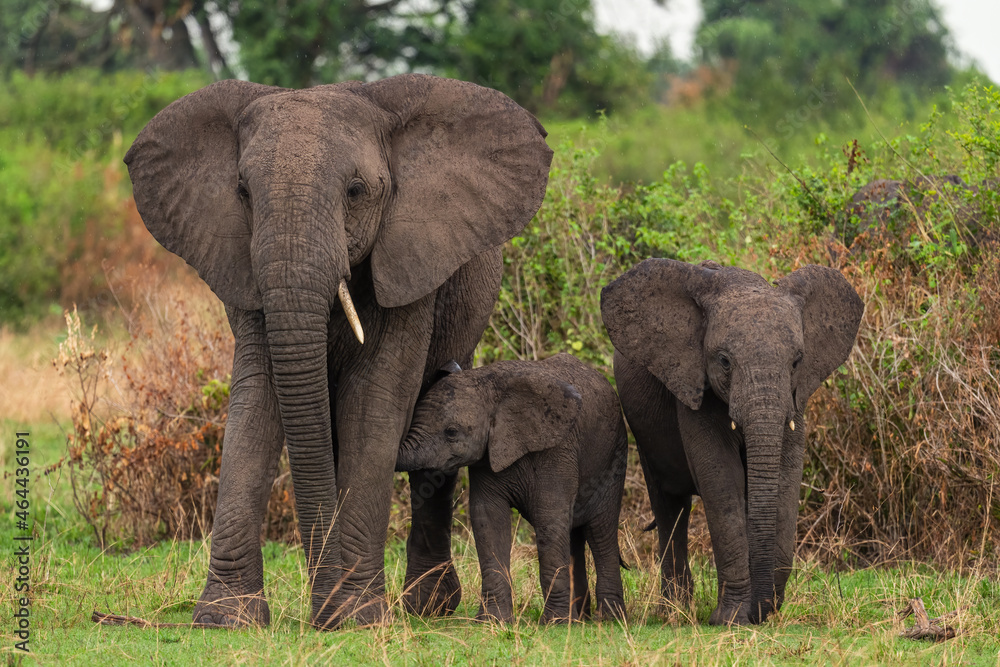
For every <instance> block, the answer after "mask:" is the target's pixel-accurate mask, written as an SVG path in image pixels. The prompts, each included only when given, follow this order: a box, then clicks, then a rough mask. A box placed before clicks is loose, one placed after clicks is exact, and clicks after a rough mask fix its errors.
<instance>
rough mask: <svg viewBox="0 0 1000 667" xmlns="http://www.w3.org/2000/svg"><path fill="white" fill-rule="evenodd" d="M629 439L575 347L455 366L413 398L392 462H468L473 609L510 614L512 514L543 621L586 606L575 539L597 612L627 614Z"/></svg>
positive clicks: (603, 386) (408, 465) (406, 466)
mask: <svg viewBox="0 0 1000 667" xmlns="http://www.w3.org/2000/svg"><path fill="white" fill-rule="evenodd" d="M626 453H627V440H626V435H625V424H624V422H623V420H622V414H621V406H620V405H619V403H618V397H617V396H616V395H615V391H614V389H612V388H611V385H610V384H609V383H608V381H607V380H606V379H605V378H604V376H602V375H601V374H600V373H598V372H597V371H595V370H593V369H591V368H588V367H587V366H585V365H584V364H583V363H581V362H580V361H578V360H577V359H576V358H575V357H573V356H572V355H568V354H559V355H556V356H554V357H551V358H549V359H546V360H544V361H537V362H532V361H501V362H497V363H494V364H491V365H489V366H484V367H482V368H476V369H473V370H460V371H458V372H454V373H451V374H449V375H447V376H446V377H444V378H442V379H441V380H439V381H438V382H436V383H435V384H434V385H433V386H432V387H431V388H430V389H429V390H428V392H427V393H426V394H425V395H424V397H423V398H422V399H421V400H420V401H418V403H417V406H416V408H415V412H414V415H413V422H412V424H411V427H410V432H409V434H408V435H407V436H406V438H405V440H404V442H403V444H402V446H401V449H400V452H399V458H398V459H397V462H396V470H420V469H426V468H431V469H438V470H445V471H449V470H454V469H456V468H458V467H460V466H466V465H467V466H469V483H470V494H469V495H470V501H469V502H470V513H471V519H472V529H473V533H474V534H475V538H476V549H477V550H478V551H479V566H480V569H481V571H482V578H483V600H482V605H481V606H480V608H479V614H478V616H477V618H479V619H481V620H482V619H488V618H495V619H498V620H500V621H503V622H510V621H512V620H513V617H514V603H513V595H512V591H511V578H510V548H511V526H510V522H511V516H510V508H511V507H514V508H516V509H517V510H518V511H519V512H520V513H521V514H522V515H523V516H524V517H525V518H526V519H527V520H528V521H529V522H530V523H531V525H532V526H534V527H535V535H536V539H537V543H538V562H539V568H538V569H539V575H540V579H541V583H542V593H543V595H544V596H545V611H544V613H543V615H542V621H543V622H565V621H568V620H569V619H574V620H576V619H582V618H586V617H588V616H589V615H590V593H589V591H588V589H587V573H586V566H585V560H584V553H583V547H584V542H586V543H588V544H590V549H591V552H592V553H593V556H594V564H595V566H596V569H597V604H598V610H599V612H600V613H601V614H602V615H610V616H614V617H616V618H623V617H624V613H625V608H624V600H623V594H622V580H621V572H620V571H619V565H620V563H621V558H620V554H619V551H618V514H619V511H620V508H621V498H622V489H623V487H624V484H625V463H626Z"/></svg>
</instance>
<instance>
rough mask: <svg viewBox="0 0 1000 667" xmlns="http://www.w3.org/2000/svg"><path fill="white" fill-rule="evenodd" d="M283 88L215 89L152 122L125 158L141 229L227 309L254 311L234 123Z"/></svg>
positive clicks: (228, 84)
mask: <svg viewBox="0 0 1000 667" xmlns="http://www.w3.org/2000/svg"><path fill="white" fill-rule="evenodd" d="M283 90H284V89H283V88H275V87H273V86H263V85H259V84H256V83H247V82H246V81H235V80H231V81H219V82H218V83H213V84H212V85H210V86H207V87H205V88H202V89H201V90H199V91H197V92H194V93H191V94H190V95H186V96H185V97H182V98H181V99H179V100H177V101H176V102H173V103H172V104H170V105H169V106H168V107H166V108H165V109H163V111H161V112H160V113H158V114H156V116H154V117H153V119H152V120H151V121H149V124H147V125H146V127H145V128H143V130H142V132H140V133H139V136H138V137H137V138H136V140H135V142H133V144H132V147H131V148H129V150H128V153H126V154H125V164H127V165H128V173H129V177H130V178H131V179H132V193H133V196H134V197H135V204H136V208H138V210H139V215H141V216H142V221H143V222H144V223H145V224H146V228H147V229H149V231H150V233H151V234H152V235H153V237H154V238H155V239H156V240H157V241H159V242H160V244H162V245H163V247H164V248H166V249H167V250H169V251H170V252H172V253H174V254H176V255H179V256H180V257H182V258H183V259H184V261H186V262H187V263H188V264H190V265H191V266H193V267H194V268H195V269H196V270H197V271H198V275H200V276H201V277H202V279H203V280H204V281H205V282H206V283H208V286H209V287H211V288H212V291H213V292H215V293H216V294H217V295H218V296H219V298H220V299H222V301H223V302H224V303H226V304H229V305H232V306H236V307H238V308H243V309H245V310H256V309H259V308H260V306H261V301H260V293H259V292H258V290H257V286H256V283H255V282H254V280H253V278H252V270H251V266H250V231H249V227H248V225H247V220H246V212H245V210H244V207H243V203H242V201H241V200H240V197H239V195H238V194H237V190H236V187H237V182H238V180H239V174H238V168H237V159H238V156H239V148H238V145H237V136H236V119H237V117H238V116H239V115H240V113H241V112H242V111H243V109H245V108H246V106H247V105H248V104H250V103H251V102H253V101H254V100H255V99H257V98H259V97H262V96H264V95H271V94H274V93H278V92H282V91H283Z"/></svg>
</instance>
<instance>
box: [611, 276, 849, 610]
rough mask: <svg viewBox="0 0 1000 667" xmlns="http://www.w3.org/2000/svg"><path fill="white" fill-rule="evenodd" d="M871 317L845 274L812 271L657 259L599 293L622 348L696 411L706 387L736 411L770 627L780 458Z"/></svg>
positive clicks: (756, 572)
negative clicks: (765, 272) (780, 272)
mask: <svg viewBox="0 0 1000 667" xmlns="http://www.w3.org/2000/svg"><path fill="white" fill-rule="evenodd" d="M863 310H864V306H863V304H862V302H861V299H860V298H859V297H858V295H857V293H856V292H855V291H854V289H853V288H852V287H851V285H850V283H848V282H847V280H846V279H845V278H844V277H843V276H842V275H841V274H840V273H839V272H838V271H836V270H834V269H830V268H826V267H820V266H813V265H809V266H805V267H803V268H801V269H799V270H797V271H795V272H793V273H791V274H789V275H787V276H786V277H784V278H782V279H781V280H779V281H777V283H775V284H774V285H771V284H769V283H768V282H767V281H766V280H764V279H763V278H761V277H760V276H758V275H757V274H755V273H752V272H750V271H746V270H743V269H738V268H734V267H722V266H720V265H718V264H716V263H714V262H704V263H702V264H700V265H692V264H687V263H684V262H679V261H674V260H669V259H648V260H645V261H643V262H641V263H640V264H638V265H637V266H635V267H634V268H632V269H631V270H629V271H628V272H626V273H625V274H624V275H622V276H621V277H620V278H618V279H617V280H615V281H614V282H612V283H611V284H609V285H608V286H607V287H605V288H604V291H603V293H602V298H601V312H602V315H603V318H604V324H605V326H606V328H607V330H608V334H609V336H610V337H611V341H612V343H613V344H614V346H615V349H616V350H618V351H619V352H620V353H621V354H623V355H625V356H626V357H628V358H630V359H631V360H633V361H635V362H637V363H640V364H642V365H644V366H645V367H646V368H647V369H648V370H649V372H650V373H652V374H653V375H655V376H656V377H657V378H658V379H659V380H660V381H661V382H663V384H664V385H665V386H666V388H667V389H668V390H669V391H670V392H671V393H672V394H673V395H674V396H676V398H677V400H679V401H680V402H681V403H683V405H684V406H686V407H687V408H689V409H691V410H698V409H699V408H700V407H701V406H702V401H703V398H704V395H705V392H706V391H709V390H710V391H711V392H713V393H714V394H715V396H716V397H718V398H719V399H721V400H722V401H724V402H725V403H726V404H728V417H729V419H728V420H727V421H726V423H724V424H720V425H718V427H719V428H723V429H733V430H739V434H740V436H741V437H742V441H743V443H744V444H745V447H746V459H745V461H746V496H747V498H746V501H747V527H746V528H747V533H746V534H747V539H748V546H749V553H750V564H749V565H750V577H751V589H752V599H753V600H755V601H758V602H761V606H762V608H760V609H756V610H754V609H751V612H750V616H751V619H752V620H763V618H764V617H766V616H767V614H768V612H769V611H770V609H768V608H767V604H766V601H772V603H773V597H774V595H773V591H774V567H775V564H774V563H775V559H774V536H775V525H776V510H777V494H778V473H779V468H780V466H781V460H782V453H783V451H788V449H787V448H788V447H789V446H799V445H792V444H790V442H792V441H798V442H802V440H801V438H802V429H801V415H802V412H803V410H804V408H805V405H806V402H807V401H808V400H809V397H810V396H811V395H812V394H813V392H814V391H815V390H816V389H817V388H818V387H819V385H820V383H822V382H823V380H824V379H825V378H826V377H827V376H828V375H830V373H832V372H833V371H834V370H835V369H836V368H837V367H838V366H839V365H840V364H842V363H843V362H844V361H845V360H846V359H847V357H848V355H849V353H850V351H851V348H852V347H853V345H854V340H855V336H856V335H857V331H858V326H859V325H860V322H861V316H862V313H863ZM796 426H798V427H799V432H798V433H795V429H796ZM685 447H686V448H687V444H685ZM689 456H690V454H689ZM795 487H796V488H798V484H797V483H796V485H795Z"/></svg>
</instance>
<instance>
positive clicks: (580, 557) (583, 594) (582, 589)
mask: <svg viewBox="0 0 1000 667" xmlns="http://www.w3.org/2000/svg"><path fill="white" fill-rule="evenodd" d="M586 546H587V537H586V534H585V533H584V529H583V527H582V526H578V527H576V528H574V529H572V530H571V531H569V558H570V570H571V572H572V575H573V576H572V579H571V581H572V584H573V614H574V616H576V617H577V618H581V619H588V618H590V585H589V584H588V583H587V554H586V553H585V551H584V550H585V547H586Z"/></svg>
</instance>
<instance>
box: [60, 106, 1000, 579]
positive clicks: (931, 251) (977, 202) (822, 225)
mask: <svg viewBox="0 0 1000 667" xmlns="http://www.w3.org/2000/svg"><path fill="white" fill-rule="evenodd" d="M955 107H956V108H957V109H958V110H959V113H958V114H957V118H954V119H948V122H947V123H945V119H944V118H943V116H942V115H941V114H937V113H935V114H933V115H932V116H931V118H930V120H929V121H928V122H927V123H926V124H924V125H922V126H921V127H920V129H919V130H918V131H917V133H916V134H914V135H906V136H904V137H900V138H896V139H893V140H892V141H890V142H887V143H885V142H882V141H881V140H880V141H878V142H869V143H866V142H863V141H860V140H858V141H854V142H851V143H850V144H848V145H845V146H843V147H829V146H826V143H825V139H824V138H823V137H818V142H817V143H818V144H819V146H820V147H819V149H818V151H817V152H818V153H819V158H818V159H817V160H815V162H814V163H813V164H812V165H811V166H807V167H803V168H800V169H797V170H796V171H795V173H794V174H791V173H787V172H785V171H779V172H774V171H771V170H758V171H756V172H753V171H750V172H747V173H745V174H743V175H741V176H739V177H738V178H735V179H728V180H723V181H715V180H713V179H712V178H711V174H710V173H709V171H708V169H707V168H705V167H704V166H702V165H698V164H696V165H695V166H694V167H693V168H691V169H690V170H689V169H688V168H687V167H686V166H685V165H684V164H674V165H672V166H670V167H669V168H668V169H667V170H666V172H665V173H664V174H663V177H662V179H660V180H658V181H656V182H654V183H651V184H649V185H640V186H635V187H631V188H622V189H619V188H612V187H610V186H608V185H605V184H602V183H601V182H600V181H599V180H598V179H597V178H596V177H595V176H594V175H593V171H592V163H593V160H594V159H595V157H596V156H597V151H595V150H593V149H592V148H586V147H573V146H572V145H569V144H564V145H563V146H562V147H561V149H560V150H559V151H558V152H557V155H556V159H555V162H554V166H553V169H552V172H551V178H550V182H549V187H548V192H547V194H546V198H545V201H544V203H543V205H542V207H541V209H540V210H539V212H538V215H537V216H536V217H535V219H534V220H533V221H532V222H531V223H530V224H529V225H528V226H527V227H526V228H525V230H524V231H523V233H522V235H521V236H518V237H516V238H515V239H513V240H512V241H511V242H510V243H509V244H508V246H507V248H506V250H505V259H504V278H503V284H502V287H501V292H500V299H499V303H498V306H497V309H496V311H495V312H494V316H493V318H492V319H491V322H490V326H489V328H488V330H487V332H486V334H485V335H484V337H483V340H482V342H481V344H480V347H479V348H478V351H477V357H476V361H477V363H488V362H490V361H493V360H497V359H504V358H522V359H536V358H544V357H547V356H551V355H552V354H555V353H557V352H570V353H573V354H576V355H578V356H580V357H581V358H583V359H584V360H586V361H587V362H589V363H591V364H592V365H595V366H597V367H599V368H601V369H602V370H603V371H604V372H605V373H606V374H607V375H608V376H609V378H611V379H612V380H613V377H611V360H612V354H613V350H612V347H611V344H610V342H609V341H608V339H607V336H606V334H605V332H604V329H603V324H602V322H601V319H600V289H601V287H603V286H604V285H605V284H606V283H607V282H608V281H610V280H611V279H613V278H615V277H617V276H618V275H620V274H621V273H622V272H623V271H625V270H626V269H628V268H629V267H631V266H632V265H634V264H635V263H636V262H638V261H640V260H642V259H644V258H646V257H648V256H651V255H654V256H667V257H674V258H679V259H683V260H686V261H698V260H701V259H709V258H711V259H716V260H718V261H721V262H723V263H727V264H736V265H739V266H743V267H745V268H748V269H752V270H754V271H757V272H759V273H761V274H762V275H763V276H764V277H766V278H768V279H776V278H778V277H780V276H782V275H785V274H787V273H788V272H790V271H792V270H794V269H796V268H798V267H799V266H801V265H803V264H806V263H821V264H828V265H833V266H836V267H837V268H839V269H840V270H841V271H842V272H843V273H844V274H845V276H847V278H848V279H849V280H850V281H851V282H852V284H853V285H854V286H855V288H856V289H857V291H858V293H859V294H860V295H861V296H862V298H863V300H864V301H865V304H866V310H865V316H864V320H863V322H862V325H861V330H860V332H859V335H858V341H857V345H856V347H855V349H854V352H853V353H852V356H851V359H850V360H849V361H848V362H847V363H846V364H845V365H844V366H843V367H842V368H840V369H839V370H838V371H837V372H835V373H834V374H833V375H832V376H831V378H829V379H828V380H827V381H826V382H825V383H824V385H823V386H822V387H821V388H820V389H819V390H818V392H817V393H816V395H815V397H814V398H813V400H812V402H811V403H810V405H809V408H808V418H807V428H808V430H807V447H808V450H807V455H806V459H807V463H806V469H805V477H804V485H803V491H802V503H801V512H800V515H799V537H800V541H799V543H800V545H801V553H802V554H811V555H815V556H816V557H818V558H819V559H820V560H822V561H825V562H830V563H834V562H842V561H843V560H844V559H848V560H850V561H851V562H852V563H860V564H868V563H876V562H885V561H889V560H894V559H902V558H908V559H909V558H916V559H933V560H937V561H939V562H941V563H942V564H946V565H952V566H955V567H958V568H964V567H966V566H971V565H974V564H975V565H984V564H985V565H989V566H993V567H995V564H996V562H997V559H996V555H997V552H998V548H1000V542H998V537H997V536H998V535H1000V533H998V532H997V531H996V530H995V526H996V522H997V521H1000V493H998V492H997V491H998V490H997V489H996V488H995V487H996V482H997V473H998V471H1000V382H998V379H1000V353H998V351H997V350H998V342H1000V297H998V296H997V295H998V294H1000V250H998V248H997V245H996V243H995V239H996V234H997V232H998V231H1000V219H998V213H997V211H998V207H997V201H998V200H997V196H998V195H997V191H996V186H995V183H996V179H997V178H998V176H1000V174H998V173H997V169H998V164H1000V160H997V159H995V157H996V156H1000V143H998V142H1000V97H998V96H997V93H996V92H995V91H993V90H992V89H984V88H981V87H970V88H968V89H967V90H965V91H964V92H962V93H960V94H957V95H956V98H955ZM928 174H930V175H941V174H958V175H959V176H961V178H962V179H963V180H964V182H965V183H969V184H975V185H977V186H978V187H976V188H969V189H963V188H952V189H949V190H942V191H940V192H938V191H936V190H934V188H935V187H936V186H934V185H933V182H932V181H929V180H924V181H920V180H919V179H920V177H922V176H925V175H928ZM875 178H894V179H898V180H905V181H909V182H911V183H922V185H920V186H919V187H918V188H917V189H916V190H915V191H914V193H913V195H912V196H913V197H914V199H915V201H913V202H910V201H906V202H903V205H902V209H901V211H900V214H899V216H898V219H896V220H894V224H895V227H894V229H893V230H892V233H891V234H885V233H881V231H880V230H878V229H871V230H861V231H860V233H858V234H857V236H856V238H854V239H853V244H852V246H851V247H850V248H846V247H844V246H843V245H841V244H840V242H839V241H838V238H840V237H838V231H839V230H842V229H843V226H844V225H845V224H848V223H851V224H856V223H857V220H854V219H853V218H852V215H853V214H852V213H851V212H850V210H849V204H850V202H851V198H852V196H853V194H854V192H855V191H856V190H857V189H858V188H859V187H860V186H861V185H862V184H864V183H866V182H868V181H870V180H873V179H875ZM727 193H735V195H731V194H727ZM925 202H926V205H924V204H925ZM969 220H974V221H975V225H970V224H968V221H969ZM973 227H974V229H973ZM163 298H164V297H163V296H162V293H161V300H159V301H157V300H154V301H152V303H154V304H159V305H156V306H155V310H152V309H151V310H150V311H149V312H148V313H147V314H145V315H144V316H143V317H138V316H137V319H134V320H132V321H131V322H132V325H131V327H130V332H131V333H132V336H133V343H132V345H131V347H130V351H128V354H131V355H138V356H139V358H140V359H142V361H141V362H133V361H130V360H128V359H126V360H125V361H124V362H122V364H121V365H119V362H118V361H117V360H118V359H119V357H118V356H114V355H108V356H106V357H103V358H102V357H101V356H100V355H99V354H96V353H95V352H89V354H90V356H86V358H84V357H85V353H87V348H86V347H85V346H84V345H83V344H82V343H79V344H78V343H74V345H77V347H76V348H72V347H68V348H67V350H66V352H65V358H66V359H69V360H70V361H69V363H68V365H67V366H66V367H67V368H68V369H69V370H70V371H72V373H74V374H75V376H79V377H80V378H81V380H80V385H81V391H82V394H83V396H84V397H87V396H90V397H91V398H90V399H86V398H85V400H84V401H83V402H82V404H81V407H80V409H79V410H78V411H77V414H76V417H75V419H74V422H75V436H74V438H75V439H74V441H73V448H74V449H73V456H74V465H75V466H77V470H78V471H79V472H80V473H83V472H85V471H92V472H91V473H90V474H93V475H95V477H94V479H95V486H94V487H88V488H91V489H93V491H91V495H89V496H84V497H85V498H86V501H87V502H85V503H81V505H82V506H83V508H84V509H85V510H86V511H88V512H90V514H89V515H88V516H89V517H90V520H91V521H92V522H94V524H95V526H96V527H97V528H98V529H99V530H98V533H101V530H100V527H101V526H107V525H111V524H113V525H114V527H115V528H114V530H115V531H116V532H115V534H116V535H118V536H124V535H133V536H135V537H136V539H138V540H139V541H144V540H149V539H153V538H155V537H157V536H192V535H196V534H203V533H204V532H205V531H206V530H207V529H208V526H209V524H210V522H211V516H212V514H211V512H212V511H213V509H214V493H215V486H214V485H215V483H216V482H215V476H216V471H217V466H218V453H219V449H218V446H219V443H220V442H221V440H222V432H221V429H222V426H223V424H224V417H225V397H224V391H223V387H225V386H226V384H227V380H226V376H225V373H227V372H228V371H229V368H230V367H229V363H230V361H229V360H230V358H231V352H230V351H229V349H228V348H227V347H226V346H228V345H230V339H229V334H228V333H227V332H226V333H224V332H225V329H226V327H225V325H224V323H223V322H222V320H221V316H219V315H218V313H217V312H216V314H215V316H214V317H215V319H211V318H209V319H207V320H206V319H201V318H198V317H193V316H192V315H191V314H190V313H191V311H189V310H186V309H185V307H182V305H184V301H183V300H166V301H163V300H162V299H163ZM168 304H173V305H168ZM143 318H145V319H143ZM139 322H146V324H139ZM153 324H155V325H156V326H153ZM74 326H75V325H74ZM157 327H159V328H157ZM78 330H79V327H77V333H75V334H73V335H71V337H70V340H77V341H80V340H83V338H82V336H81V334H79V331H78ZM147 331H148V332H151V333H145V332H147ZM137 337H138V338H141V339H142V340H143V343H142V344H139V342H138V339H137ZM80 350H83V352H81V351H80ZM95 354H96V356H95ZM95 359H96V361H95ZM64 363H65V362H64ZM87 364H91V365H90V366H88V365H87ZM101 364H104V365H101ZM139 368H141V369H142V370H143V372H142V373H141V374H140V373H138V372H137V371H138V369H139ZM132 369H135V370H132ZM98 371H100V373H103V374H104V375H101V377H107V378H112V379H114V378H117V379H115V382H117V383H118V384H117V386H118V387H121V388H122V392H121V395H122V396H128V397H129V399H128V401H122V404H121V405H120V406H119V410H120V412H119V413H118V414H117V415H116V416H115V417H114V418H108V417H105V418H103V419H104V421H101V420H100V419H98V417H97V410H96V407H95V406H96V402H95V400H96V399H95V398H94V397H96V395H97V394H95V393H94V390H92V389H88V387H89V386H90V385H89V384H88V382H94V381H96V380H95V379H93V378H97V377H98V375H97V373H98ZM85 378H92V379H89V380H87V379H85ZM88 391H89V392H90V393H88ZM122 419H124V421H122ZM147 452H148V455H147ZM283 470H286V469H284V468H283ZM192 480H194V481H192ZM287 483H288V478H287V475H286V474H284V473H282V475H279V481H278V483H277V484H276V486H275V490H274V492H273V493H272V500H271V503H272V504H271V507H270V508H269V515H268V516H269V518H268V520H267V533H266V534H267V535H269V536H272V537H284V538H289V537H290V536H292V535H293V533H292V532H291V530H290V529H289V527H288V526H289V525H290V523H291V520H292V519H293V515H292V509H291V508H292V505H291V503H290V498H291V496H290V495H289V494H288V487H287ZM407 494H408V491H407V489H406V487H405V485H404V484H402V483H399V484H397V488H396V491H395V496H394V500H393V505H394V507H395V508H397V509H398V510H399V512H397V513H395V514H394V519H393V525H392V527H391V532H393V533H394V534H395V533H397V532H399V531H402V530H403V529H404V527H405V523H406V521H407V515H408V511H407V509H406V508H407V506H408V505H407V502H406V501H407V498H408V495H407ZM463 498H464V496H463ZM139 499H142V500H143V502H144V503H146V504H142V503H138V502H137V500H139ZM461 502H463V503H464V502H465V501H464V500H463V501H461ZM206 504H207V506H206ZM95 512H96V514H95ZM464 512H465V509H464V505H462V504H460V506H459V515H462V514H463V513H464ZM102 513H103V514H102ZM623 516H624V517H625V525H626V536H625V538H624V541H625V542H627V543H631V544H632V545H633V547H634V550H635V551H636V552H637V553H639V554H640V555H641V554H645V555H646V556H645V557H651V556H652V554H653V553H654V551H655V549H654V544H653V542H654V537H653V535H651V534H639V532H638V528H640V527H642V526H643V525H645V524H646V523H648V521H649V519H650V518H651V511H650V509H649V503H648V500H647V499H646V491H645V488H644V484H643V481H642V472H641V469H640V467H639V465H638V461H637V457H636V455H635V451H634V449H633V450H632V452H631V454H630V468H629V472H628V474H627V478H626V489H625V502H624V508H623ZM95 517H100V520H101V521H104V522H105V523H104V524H100V525H98V521H97V518H95ZM108 522H110V523H108ZM692 522H693V526H694V528H693V533H694V535H693V536H692V544H693V545H695V550H696V551H698V550H701V551H703V552H704V551H705V550H707V549H708V548H709V547H708V540H707V539H706V538H707V533H706V531H705V524H704V515H703V514H702V513H701V512H700V510H698V508H697V507H696V511H695V513H694V515H693V519H692ZM101 539H102V540H103V539H105V538H104V537H101Z"/></svg>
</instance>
